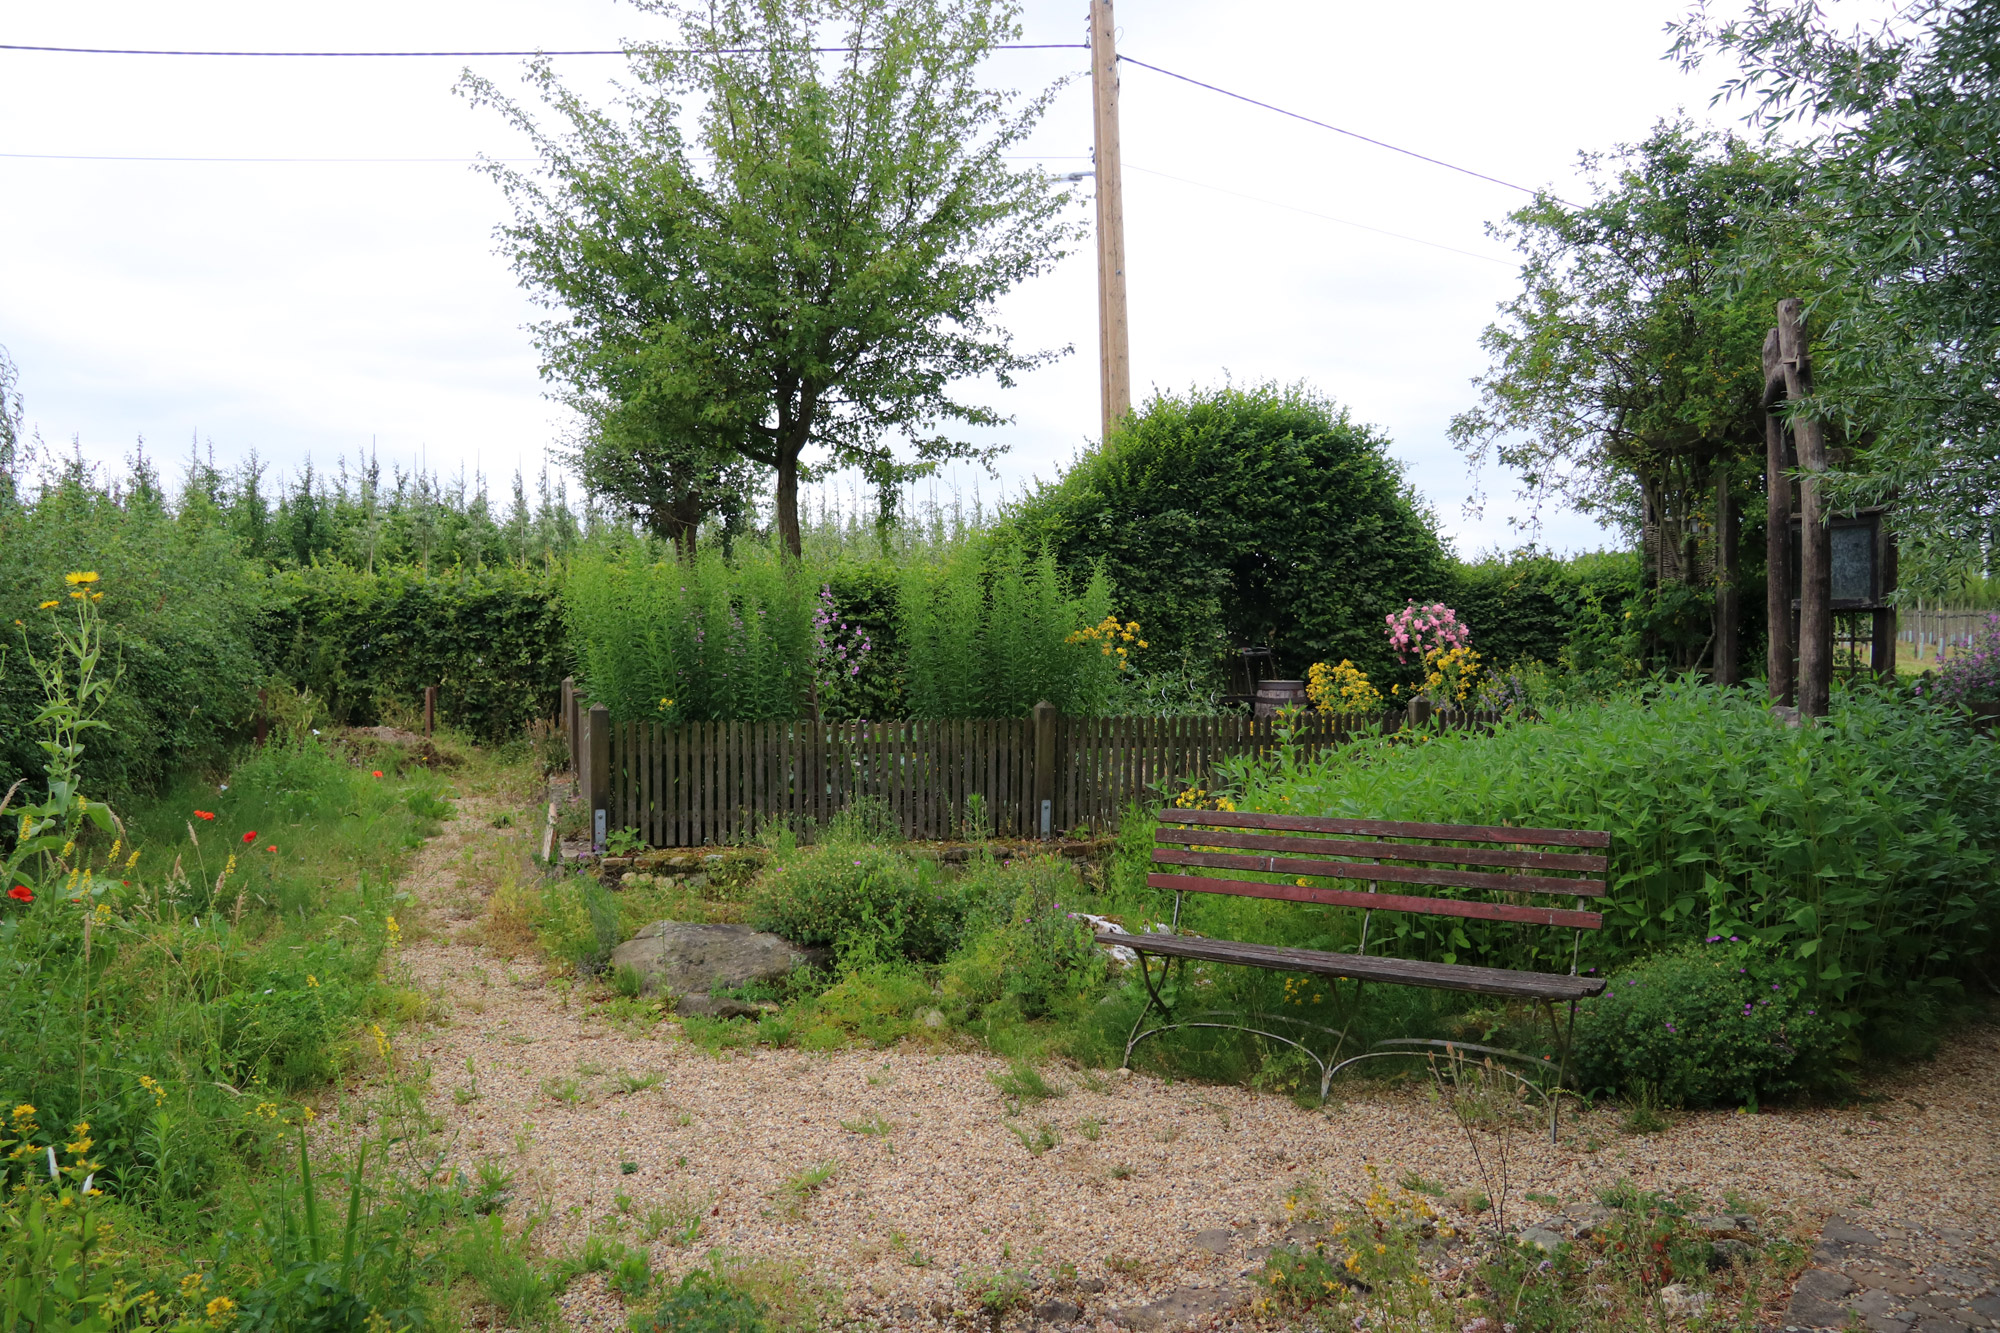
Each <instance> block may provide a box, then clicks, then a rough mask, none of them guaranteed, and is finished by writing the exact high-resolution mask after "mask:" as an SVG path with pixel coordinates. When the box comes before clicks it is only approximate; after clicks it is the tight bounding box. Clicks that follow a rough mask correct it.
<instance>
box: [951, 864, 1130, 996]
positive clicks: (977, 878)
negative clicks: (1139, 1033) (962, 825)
mask: <svg viewBox="0 0 2000 1333" xmlns="http://www.w3.org/2000/svg"><path fill="white" fill-rule="evenodd" d="M1082 888H1083V886H1082V885H1081V884H1079V883H1078V882H1077V879H1076V876H1075V874H1074V872H1072V871H1071V870H1070V869H1069V867H1068V866H1067V865H1066V864H1065V863H1064V862H1062V861H1060V860H1057V859H1055V858H1053V857H1039V858H1036V859H1034V860H1031V861H1024V862H1017V863H1015V864H1013V865H1011V866H1002V865H1000V864H999V863H997V862H994V861H992V860H990V859H989V860H987V861H985V862H984V863H983V864H975V865H974V867H973V868H972V870H971V871H970V872H969V873H968V875H967V877H966V883H965V885H964V886H963V889H962V892H964V894H965V895H966V896H967V897H968V898H969V899H970V900H971V901H973V902H976V903H979V904H981V907H980V911H979V915H980V917H981V918H982V920H981V923H980V924H979V925H978V926H977V927H976V928H975V929H973V930H972V931H971V932H970V933H969V938H968V939H967V940H966V943H965V947H964V948H963V949H962V950H960V952H959V953H958V954H957V955H956V956H954V957H953V958H952V960H951V962H950V963H948V964H947V965H946V966H945V970H944V985H945V990H946V993H947V994H949V995H952V996H954V997H955V998H957V999H959V1000H961V1001H962V1002H964V1003H966V1004H967V1005H969V1006H971V1007H973V1008H976V1009H986V1008H988V1007H992V1006H998V1007H1000V1008H1001V1009H1003V1010H1004V1011H1006V1013H1007V1014H1008V1016H1010V1017H1015V1018H1020V1019H1030V1020H1032V1019H1039V1018H1048V1017H1051V1016H1053V1015H1056V1014H1061V1013H1067V1012H1070V1011H1072V1010H1074V1009H1075V1008H1076V1007H1077V1004H1078V1003H1079V1002H1080V1001H1081V1000H1083V999H1084V998H1085V997H1086V996H1088V995H1091V994H1094V993H1095V992H1096V991H1097V990H1098V989H1099V988H1100V987H1101V986H1102V984H1103V982H1104V977H1105V962H1104V954H1103V953H1102V952H1101V951H1099V949H1098V948H1097V946H1096V944H1095V943H1094V942H1093V941H1092V939H1091V932H1090V928H1089V926H1088V924H1087V923H1085V922H1083V921H1080V920H1078V919H1077V918H1076V917H1074V916H1072V915H1070V911H1071V909H1072V908H1073V907H1074V905H1075V902H1076V898H1077V895H1078V893H1079V892H1081V890H1082ZM1065 897H1067V898H1068V899H1069V902H1070V906H1069V907H1065V905H1064V903H1063V899H1064V898H1065Z"/></svg>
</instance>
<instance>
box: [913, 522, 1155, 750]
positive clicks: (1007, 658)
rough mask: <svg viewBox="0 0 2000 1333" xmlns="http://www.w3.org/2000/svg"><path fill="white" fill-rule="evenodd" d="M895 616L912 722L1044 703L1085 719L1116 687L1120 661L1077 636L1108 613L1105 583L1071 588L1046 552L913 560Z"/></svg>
mask: <svg viewBox="0 0 2000 1333" xmlns="http://www.w3.org/2000/svg"><path fill="white" fill-rule="evenodd" d="M899 612H900V616H901V623H902V636H903V643H904V649H905V652H906V654H907V657H906V666H905V676H904V690H903V693H904V698H905V701H906V703H907V705H908V709H909V715H910V716H911V717H1020V716H1023V715H1025V714H1026V713H1028V712H1029V711H1031V710H1032V709H1033V708H1034V706H1035V704H1036V703H1038V702H1039V701H1041V700H1043V699H1047V700H1048V701H1049V702H1051V703H1053V704H1055V705H1056V707H1057V708H1058V709H1060V710H1061V711H1062V712H1064V713H1066V714H1069V715H1071V716H1086V717H1087V716H1092V715H1095V714H1098V713H1102V712H1103V711H1104V710H1105V709H1106V707H1107V706H1108V705H1109V704H1110V701H1111V698H1112V695H1113V693H1114V691H1115V689H1116V686H1117V683H1118V676H1119V674H1120V673H1119V668H1118V661H1119V659H1118V658H1116V657H1115V656H1111V655H1108V654H1106V653H1105V652H1103V651H1101V647H1100V645H1099V644H1097V643H1095V642H1091V641H1087V640H1085V639H1084V638H1082V637H1081V636H1082V634H1083V632H1084V631H1087V630H1089V629H1090V628H1091V627H1092V626H1094V625H1096V624H1098V623H1099V622H1100V621H1102V620H1103V619H1104V618H1105V617H1106V616H1108V615H1110V613H1111V584H1110V581H1109V580H1108V579H1107V578H1105V576H1104V575H1103V573H1102V572H1094V573H1092V574H1091V576H1090V577H1089V579H1088V580H1086V581H1085V583H1084V584H1083V586H1082V588H1081V589H1075V590H1073V589H1072V587H1071V586H1070V583H1069V581H1068V580H1066V579H1065V578H1064V577H1063V575H1062V573H1061V572H1060V571H1059V570H1058V569H1057V568H1056V563H1055V558H1054V557H1053V556H1051V555H1049V554H1048V553H1046V552H1043V553H1042V554H1040V555H1037V556H1030V557H1024V556H1021V555H1019V554H1017V553H1015V552H1014V551H1013V550H1011V549H1006V548H1003V549H1000V550H992V551H989V550H983V549H981V548H980V547H977V546H969V545H968V546H965V547H961V548H959V549H958V550H956V551H954V552H952V553H950V554H949V555H948V556H947V557H946V558H945V559H943V560H941V561H938V562H935V563H913V564H911V565H910V566H909V567H908V568H907V569H906V570H905V572H904V575H903V580H902V586H901V589H900V597H899Z"/></svg>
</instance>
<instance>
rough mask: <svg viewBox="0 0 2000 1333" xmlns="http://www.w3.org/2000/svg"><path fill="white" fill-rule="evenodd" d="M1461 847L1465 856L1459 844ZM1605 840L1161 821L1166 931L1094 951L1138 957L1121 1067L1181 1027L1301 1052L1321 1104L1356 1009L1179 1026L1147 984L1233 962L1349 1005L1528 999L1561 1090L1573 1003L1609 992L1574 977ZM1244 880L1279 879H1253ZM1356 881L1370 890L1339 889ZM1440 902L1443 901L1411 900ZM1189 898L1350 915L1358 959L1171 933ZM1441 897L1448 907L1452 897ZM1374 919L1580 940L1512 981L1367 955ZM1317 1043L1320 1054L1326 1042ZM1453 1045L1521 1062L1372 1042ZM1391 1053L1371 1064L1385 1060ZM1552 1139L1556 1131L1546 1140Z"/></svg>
mask: <svg viewBox="0 0 2000 1333" xmlns="http://www.w3.org/2000/svg"><path fill="white" fill-rule="evenodd" d="M1468 844H1469V845H1468ZM1610 845H1611V835H1610V834H1608V833H1597V832H1593V831H1590V830H1587V829H1545V828H1485V827H1478V826H1474V825H1464V824H1405V823H1394V822H1391V821H1387V820H1380V819H1319V818H1311V817H1307V816H1302V815H1269V814H1255V813H1251V812H1249V811H1227V810H1162V811H1160V827H1159V832H1158V834H1157V835H1156V837H1155V845H1154V848H1153V863H1154V864H1155V865H1156V866H1160V867H1164V868H1165V869H1162V870H1156V871H1154V872H1153V873H1151V874H1149V875H1147V876H1146V884H1147V887H1149V888H1155V889H1169V890H1171V891H1172V892H1173V895H1174V914H1173V924H1172V926H1171V927H1170V928H1169V930H1168V931H1166V932H1150V933H1143V934H1132V935H1128V934H1120V933H1115V932H1102V931H1101V932H1098V934H1097V936H1096V938H1097V941H1098V943H1100V944H1105V945H1122V946H1123V947H1125V948H1128V949H1132V950H1135V951H1136V952H1137V953H1138V954H1139V972H1140V975H1141V977H1142V978H1143V979H1144V981H1145V984H1146V991H1147V996H1148V998H1147V1001H1146V1006H1145V1008H1143V1009H1141V1010H1140V1012H1139V1017H1138V1018H1137V1019H1136V1020H1135V1021H1134V1022H1133V1024H1132V1032H1131V1035H1130V1036H1129V1037H1128V1039H1127V1040H1126V1043H1125V1063H1126V1064H1127V1065H1130V1064H1131V1061H1132V1051H1133V1049H1134V1048H1135V1047H1137V1046H1138V1044H1139V1043H1140V1042H1142V1041H1144V1040H1145V1039H1146V1038H1148V1037H1152V1036H1156V1035H1158V1034H1159V1033H1162V1032H1171V1031H1174V1030H1175V1029H1177V1028H1202V1027H1209V1028H1233V1029H1236V1030H1239V1031H1244V1032H1251V1033H1255V1034H1257V1035H1259V1036H1264V1037H1269V1038H1272V1039H1273V1040H1276V1041H1281V1042H1284V1043H1286V1044H1288V1045H1291V1046H1294V1047H1297V1048H1298V1049H1299V1050H1302V1051H1304V1052H1305V1053H1306V1054H1307V1055H1308V1056H1310V1057H1311V1058H1312V1059H1313V1061H1314V1062H1315V1063H1316V1064H1317V1065H1318V1066H1319V1068H1320V1098H1321V1099H1322V1100H1324V1099H1325V1097H1326V1094H1327V1089H1328V1087H1329V1086H1330V1085H1331V1083H1332V1082H1333V1076H1334V1074H1336V1073H1337V1072H1339V1070H1340V1069H1342V1068H1344V1067H1345V1066H1346V1065H1349V1064H1352V1063H1354V1061H1355V1060H1359V1059H1367V1058H1370V1056H1369V1055H1361V1056H1355V1057H1352V1058H1350V1059H1348V1060H1345V1061H1342V1060H1340V1053H1341V1049H1342V1048H1343V1047H1344V1045H1345V1044H1346V1040H1347V1032H1348V1031H1349V1030H1350V1029H1351V1028H1352V1026H1353V1023H1352V1014H1353V1006H1352V1005H1350V1008H1349V1010H1348V1013H1349V1019H1348V1022H1347V1025H1346V1027H1343V1028H1342V1029H1341V1030H1340V1031H1339V1032H1338V1033H1336V1032H1335V1031H1334V1030H1333V1029H1331V1028H1327V1027H1323V1026H1320V1025H1316V1024H1311V1023H1306V1022H1303V1021H1301V1020H1297V1019H1291V1018H1289V1017H1285V1016H1279V1015H1257V1016H1255V1017H1256V1018H1257V1019H1258V1021H1259V1022H1260V1024H1261V1026H1251V1025H1250V1024H1248V1023H1242V1022H1234V1023H1224V1022H1210V1021H1198V1020H1202V1019H1208V1018H1216V1017H1223V1016H1226V1015H1223V1014H1219V1013H1217V1012H1216V1011H1206V1012H1204V1013H1201V1014H1191V1015H1186V1016H1182V1017H1177V1016H1176V1015H1175V1013H1174V1011H1173V1009H1172V1008H1171V1007H1170V1006H1169V1005H1168V1003H1167V1001H1166V1000H1165V999H1164V998H1163V997H1162V995H1161V992H1160V987H1159V986H1158V985H1156V984H1155V981H1154V977H1153V969H1152V968H1151V966H1150V965H1149V963H1148V961H1147V958H1146V955H1148V954H1152V955H1157V956H1158V957H1160V958H1162V959H1163V960H1165V961H1164V963H1163V966H1162V973H1163V975H1164V972H1165V969H1166V968H1167V967H1171V966H1172V964H1173V962H1174V961H1175V960H1185V961H1188V962H1205V963H1232V964H1237V965H1239V966H1243V967H1261V968H1267V969H1270V970H1272V971H1276V972H1304V973H1310V974H1313V975H1316V976H1323V977H1329V978H1333V979H1334V984H1335V986H1336V987H1337V986H1338V982H1339V981H1340V980H1341V979H1346V980H1351V981H1353V982H1354V983H1355V994H1354V997H1353V998H1354V999H1355V1000H1357V1001H1358V999H1359V993H1360V988H1361V986H1362V985H1363V984H1365V983H1367V982H1371V981H1380V982H1393V983H1396V984H1399V985H1405V986H1428V987H1434V988H1439V989H1443V990H1457V991H1471V992H1474V993H1477V994H1481V995H1497V996H1504V997H1506V998H1509V999H1517V1000H1528V1001H1531V1002H1534V1003H1537V1004H1540V1005H1543V1006H1545V1007H1546V1008H1547V1010H1548V1016H1549V1023H1550V1026H1551V1028H1552V1029H1554V1032H1555V1037H1556V1041H1557V1044H1558V1045H1559V1046H1560V1048H1561V1052H1562V1056H1561V1060H1560V1062H1559V1063H1557V1065H1556V1086H1557V1087H1560V1086H1561V1083H1562V1081H1563V1079H1564V1078H1565V1077H1566V1076H1567V1074H1568V1067H1569V1041H1570V1037H1571V1035H1572V1033H1573V1032H1574V1030H1575V1026H1576V1002H1577V1001H1578V1000H1581V999H1583V998H1585V997H1587V996H1592V995H1597V994H1599V993H1600V992H1602V991H1603V989H1604V982H1603V980H1602V979H1601V978H1597V977H1586V976H1579V975H1577V970H1576V965H1577V958H1578V954H1579V951H1580V949H1581V946H1582V941H1583V932H1584V931H1586V930H1596V929H1598V928H1599V927H1600V926H1601V925H1602V924H1603V916H1602V914H1601V913H1598V912H1594V911H1590V910H1587V908H1586V907H1585V903H1586V901H1587V900H1588V899H1590V898H1594V897H1598V896H1600V895H1602V894H1603V893H1604V890H1605V880H1604V876H1605V871H1606V868H1607V866H1608V865H1609V858H1608V857H1607V856H1606V854H1605V852H1606V849H1608V848H1609V847H1610ZM1202 871H1210V872H1212V871H1225V872H1234V873H1235V876H1236V877H1231V878H1219V877H1215V876H1213V875H1211V874H1203V873H1199V872H1202ZM1246 875H1265V876H1278V877H1279V878H1277V879H1275V880H1273V879H1251V878H1245V877H1243V876H1246ZM1350 881H1362V882H1365V883H1366V888H1362V887H1360V885H1359V884H1356V885H1355V886H1354V887H1345V886H1344V885H1345V884H1346V882H1350ZM1419 890H1434V891H1435V890H1444V891H1446V893H1444V894H1441V893H1437V892H1420V891H1419ZM1466 891H1472V892H1475V893H1485V894H1498V895H1503V897H1504V898H1507V899H1513V900H1512V901H1498V902H1494V901H1488V900H1486V899H1484V898H1478V897H1467V896H1460V895H1461V894H1463V893H1464V892H1466ZM1190 893H1226V894H1233V895H1236V896H1238V897H1245V898H1265V899H1272V900H1276V901H1280V902H1296V903H1319V904H1324V905H1327V906H1334V907H1352V908H1358V909H1360V910H1361V912H1362V914H1363V915H1362V918H1361V934H1360V948H1359V951H1358V952H1356V953H1351V954H1349V953H1328V952H1324V951H1322V950H1318V949H1293V948H1283V947H1279V946H1277V945H1270V944H1248V943H1242V942H1239V941H1234V940H1214V939H1203V938H1200V937H1198V936H1192V935H1183V934H1181V933H1180V920H1181V904H1182V901H1183V899H1184V898H1185V896H1186V895H1187V894H1190ZM1447 894H1448V895H1449V896H1447ZM1543 896H1548V897H1555V898H1566V899H1571V900H1572V904H1571V905H1569V906H1560V907H1556V906H1546V907H1545V906H1536V905H1533V904H1532V903H1531V902H1530V901H1529V899H1531V898H1535V897H1543ZM1376 912H1414V913H1420V914H1423V915H1426V916H1448V917H1461V918H1465V919H1468V920H1475V921H1504V922H1514V923H1519V924H1521V925H1524V926H1542V927H1548V928H1551V929H1557V930H1562V929H1568V930H1572V931H1574V932H1575V935H1574V937H1573V940H1572V943H1571V947H1570V966H1569V971H1568V972H1567V973H1554V972H1521V971H1511V970H1509V969H1506V968H1496V967H1470V966H1466V965H1464V964H1459V963H1432V962H1421V961H1417V960H1414V959H1405V958H1390V957H1384V956H1382V955H1380V954H1376V955H1370V954H1369V952H1368V928H1369V923H1370V922H1371V921H1372V919H1373V915H1374V913H1376ZM1565 1001H1566V1002H1567V1003H1568V1004H1569V1022H1568V1024H1567V1025H1561V1024H1559V1023H1558V1022H1557V1018H1556V1010H1555V1006H1556V1005H1557V1004H1559V1003H1562V1002H1565ZM1155 1010H1158V1011H1159V1013H1160V1015H1161V1017H1162V1018H1164V1019H1165V1020H1166V1021H1164V1022H1161V1023H1157V1024H1155V1025H1154V1026H1152V1027H1147V1026H1146V1019H1147V1017H1148V1016H1149V1015H1151V1014H1152V1013H1153V1012H1154V1011H1155ZM1274 1023H1282V1024H1289V1025H1293V1026H1294V1027H1295V1028H1303V1029H1310V1030H1311V1031H1312V1032H1317V1033H1319V1034H1322V1036H1324V1037H1331V1038H1334V1043H1333V1049H1332V1050H1331V1052H1329V1053H1328V1054H1326V1055H1325V1056H1322V1055H1321V1054H1320V1052H1319V1051H1318V1050H1316V1049H1315V1048H1314V1046H1313V1045H1312V1044H1310V1038H1308V1040H1300V1039H1299V1038H1297V1037H1292V1036H1286V1035H1284V1034H1282V1033H1279V1032H1273V1031H1270V1030H1269V1028H1270V1027H1272V1026H1273V1025H1274ZM1322 1044H1323V1043H1322ZM1446 1045H1449V1046H1451V1047H1455V1048H1457V1049H1458V1050H1471V1051H1474V1052H1480V1053H1485V1054H1490V1055H1497V1056H1502V1057H1512V1058H1522V1059H1526V1058H1527V1057H1521V1056H1518V1053H1516V1052H1509V1051H1498V1050H1494V1049H1493V1048H1489V1047H1481V1046H1469V1045H1468V1044H1467V1043H1463V1042H1452V1043H1443V1042H1430V1041H1422V1040H1417V1039H1407V1038H1406V1039H1399V1040H1397V1041H1393V1042H1385V1043H1378V1046H1381V1047H1392V1048H1398V1050H1400V1052H1401V1053H1413V1052H1416V1051H1420V1050H1422V1049H1424V1048H1427V1047H1428V1048H1435V1047H1438V1046H1446ZM1389 1053H1396V1052H1395V1051H1381V1050H1378V1051H1376V1052H1372V1053H1371V1055H1372V1054H1389ZM1553 1128H1554V1121H1553V1118H1552V1119H1551V1131H1553Z"/></svg>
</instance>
